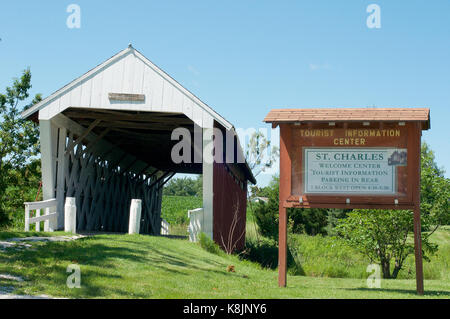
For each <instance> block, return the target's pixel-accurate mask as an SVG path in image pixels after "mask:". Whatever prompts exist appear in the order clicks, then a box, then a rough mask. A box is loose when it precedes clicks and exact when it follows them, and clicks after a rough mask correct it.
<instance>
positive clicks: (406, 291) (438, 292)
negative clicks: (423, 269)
mask: <svg viewBox="0 0 450 319" xmlns="http://www.w3.org/2000/svg"><path fill="white" fill-rule="evenodd" d="M341 289H344V290H351V291H365V292H387V293H400V294H410V295H414V296H417V297H419V295H418V294H417V292H416V290H413V289H396V288H392V289H390V288H365V287H361V288H341ZM424 296H439V297H442V296H445V297H450V291H444V290H426V289H425V293H424Z"/></svg>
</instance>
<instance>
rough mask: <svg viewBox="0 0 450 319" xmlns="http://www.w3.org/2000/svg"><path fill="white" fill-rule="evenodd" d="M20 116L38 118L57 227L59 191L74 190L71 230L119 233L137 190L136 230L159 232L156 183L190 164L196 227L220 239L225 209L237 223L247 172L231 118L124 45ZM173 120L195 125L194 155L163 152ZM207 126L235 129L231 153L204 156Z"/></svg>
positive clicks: (60, 221) (209, 140)
mask: <svg viewBox="0 0 450 319" xmlns="http://www.w3.org/2000/svg"><path fill="white" fill-rule="evenodd" d="M22 116H23V117H25V118H27V119H30V120H33V121H36V122H39V125H40V142H41V156H42V157H41V161H42V181H43V196H44V199H53V198H55V199H56V202H57V206H56V212H57V217H58V218H57V225H56V228H58V229H62V228H63V226H64V201H65V198H66V197H75V198H76V206H77V230H86V231H117V232H125V231H126V230H127V227H128V216H129V205H130V201H131V199H133V198H139V199H142V223H141V232H142V233H149V234H159V229H160V225H161V199H162V187H163V185H164V183H165V182H167V180H168V179H170V178H171V177H172V176H173V175H174V174H175V173H193V174H203V212H204V214H203V223H202V228H203V229H202V231H203V232H205V233H207V234H209V235H210V236H211V237H212V238H214V239H215V240H216V241H217V242H220V240H219V238H220V237H227V236H225V232H226V231H227V229H228V228H229V227H230V223H231V218H230V216H231V215H232V213H233V212H232V211H233V209H238V210H239V219H242V220H241V221H240V222H239V226H238V228H240V229H241V230H242V229H243V231H245V207H246V190H247V182H248V181H251V182H252V183H255V179H254V177H253V175H252V173H251V171H250V169H249V168H248V165H247V163H246V162H245V161H244V162H243V163H242V162H240V163H239V162H237V161H236V158H237V156H242V149H241V146H240V143H239V140H238V138H237V135H236V133H235V130H234V127H233V125H232V124H231V123H229V122H228V121H227V120H226V119H224V118H223V117H222V116H220V115H219V114H218V113H217V112H215V111H214V110H213V109H212V108H211V107H209V106H208V105H206V104H205V103H203V102H202V101H201V100H200V99H198V98H197V97H196V96H194V95H193V94H192V93H190V92H189V91H188V90H186V89H185V88H184V87H182V86H181V85H180V84H179V83H177V82H176V81H175V80H174V79H173V78H171V77H170V76H169V75H167V74H166V73H165V72H164V71H162V70H161V69H160V68H158V67H157V66H156V65H154V64H153V63H152V62H151V61H149V60H148V59H147V58H146V57H144V56H143V55H142V54H141V53H140V52H138V51H137V50H136V49H134V48H133V47H132V46H131V45H129V46H128V48H126V49H125V50H123V51H121V52H119V53H118V54H116V55H114V56H113V57H111V58H110V59H108V60H107V61H105V62H103V63H102V64H100V65H98V66H97V67H95V68H94V69H92V70H90V71H89V72H87V73H86V74H84V75H82V76H81V77H79V78H77V79H75V80H74V81H72V82H71V83H69V84H68V85H66V86H64V87H63V88H61V89H60V90H58V91H56V92H55V93H53V94H52V95H50V96H49V97H47V98H46V99H44V100H42V101H41V102H40V103H38V104H36V105H34V106H32V107H31V108H29V109H28V110H26V111H24V112H23V113H22ZM179 127H184V128H187V129H188V130H189V131H190V132H192V133H193V132H194V131H195V130H194V128H195V129H199V131H200V132H202V134H201V137H200V139H201V140H202V144H201V145H202V147H201V148H202V149H196V148H194V147H192V157H193V158H194V157H195V156H197V157H198V156H199V157H198V158H200V161H195V160H193V161H191V162H190V163H185V162H183V163H179V164H177V163H174V161H173V160H172V159H171V150H172V147H173V146H174V145H175V144H176V143H177V142H178V141H176V140H172V139H171V133H172V131H173V130H174V129H175V128H179ZM212 128H219V129H220V130H221V131H222V132H223V133H224V138H225V136H230V135H231V136H233V138H234V140H235V147H234V150H232V151H233V152H236V153H237V156H236V154H233V156H232V158H233V159H234V160H233V161H224V162H223V163H221V161H214V162H208V161H204V160H203V157H202V156H203V154H204V153H203V150H204V149H205V148H206V147H207V146H208V145H214V146H216V143H217V142H218V139H214V136H213V134H212V130H211V129H212ZM223 145H225V144H223ZM226 152H227V151H226V150H224V151H223V152H222V153H221V155H222V156H223V158H225V157H227V156H228V157H229V156H230V155H229V154H226ZM216 155H217V154H216ZM236 203H237V205H236ZM236 207H238V208H236Z"/></svg>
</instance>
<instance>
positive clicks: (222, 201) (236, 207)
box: [213, 163, 247, 250]
mask: <svg viewBox="0 0 450 319" xmlns="http://www.w3.org/2000/svg"><path fill="white" fill-rule="evenodd" d="M213 171H214V175H213V192H214V201H213V210H214V217H213V234H214V235H213V239H214V241H215V242H216V243H218V244H219V245H220V246H221V247H222V248H224V245H225V246H228V245H229V234H230V231H231V228H232V223H233V218H234V216H235V212H237V223H236V227H235V229H234V232H233V234H232V237H231V245H234V243H236V242H237V244H236V250H241V249H243V248H244V245H245V223H246V212H247V183H246V182H243V183H242V182H241V181H239V180H238V179H237V178H236V179H235V178H234V177H233V175H232V173H231V172H230V171H229V169H227V166H226V164H224V163H214V168H213ZM241 184H242V186H243V187H241Z"/></svg>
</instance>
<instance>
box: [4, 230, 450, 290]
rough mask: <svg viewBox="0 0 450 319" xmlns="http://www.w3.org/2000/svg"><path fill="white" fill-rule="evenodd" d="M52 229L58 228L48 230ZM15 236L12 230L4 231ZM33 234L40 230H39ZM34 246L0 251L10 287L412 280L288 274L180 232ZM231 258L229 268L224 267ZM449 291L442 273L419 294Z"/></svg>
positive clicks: (400, 286) (268, 286) (385, 285)
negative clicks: (71, 281) (73, 278)
mask: <svg viewBox="0 0 450 319" xmlns="http://www.w3.org/2000/svg"><path fill="white" fill-rule="evenodd" d="M56 234H58V235H60V233H56ZM20 235H21V236H23V235H24V234H23V233H21V234H20V232H18V233H15V234H14V236H12V237H18V236H20ZM39 235H41V234H39ZM5 237H11V236H8V234H7V233H1V232H0V238H5ZM33 246H34V248H35V250H34V251H33V250H14V249H7V250H5V251H0V273H1V274H5V273H7V274H11V275H16V276H21V277H23V278H24V279H25V281H23V282H13V281H8V280H5V279H0V286H14V287H15V288H16V291H15V293H17V294H31V295H38V294H46V295H50V296H55V297H69V298H417V297H418V296H417V295H416V294H415V280H411V279H408V280H383V281H382V283H381V287H382V288H381V289H369V288H367V286H366V281H365V280H364V279H341V278H323V277H304V276H289V277H288V287H287V288H279V287H278V286H277V272H276V271H273V270H268V269H261V268H260V266H259V265H257V264H255V263H251V262H249V261H241V260H239V259H238V258H237V257H236V256H227V255H214V254H210V253H208V252H206V251H205V250H203V249H202V248H201V247H200V246H199V245H198V244H195V243H190V242H189V241H187V240H180V239H169V238H164V237H152V236H145V235H98V236H95V237H90V238H84V239H79V240H76V241H72V242H49V243H45V244H44V243H33ZM73 263H76V264H78V265H80V268H81V288H80V289H76V288H74V289H69V288H68V287H67V286H66V280H67V276H68V275H69V274H68V273H67V272H66V269H67V266H68V265H69V264H73ZM228 265H234V266H235V269H236V272H234V273H232V272H227V271H226V268H227V266H228ZM421 298H450V282H449V281H448V280H426V281H425V296H424V297H421Z"/></svg>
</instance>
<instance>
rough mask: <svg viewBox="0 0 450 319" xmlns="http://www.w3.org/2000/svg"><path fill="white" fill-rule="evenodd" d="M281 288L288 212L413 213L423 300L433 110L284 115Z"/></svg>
mask: <svg viewBox="0 0 450 319" xmlns="http://www.w3.org/2000/svg"><path fill="white" fill-rule="evenodd" d="M264 121H265V122H267V123H272V127H276V126H280V194H279V201H280V202H279V259H278V260H279V262H278V263H279V267H278V272H279V275H278V284H279V286H280V287H285V286H286V279H287V277H286V271H287V216H286V209H287V208H292V207H294V208H295V207H297V208H341V209H355V208H366V209H397V210H398V209H405V210H413V211H414V246H415V261H416V281H417V293H418V294H420V295H422V294H423V292H424V288H423V269H422V243H421V225H420V151H421V135H422V130H427V129H429V128H430V116H429V109H424V108H420V109H418V108H389V109H386V108H383V109H381V108H380V109H378V108H376V109H371V108H364V109H281V110H272V111H271V112H270V113H269V114H268V115H267V117H266V118H265V120H264Z"/></svg>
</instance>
